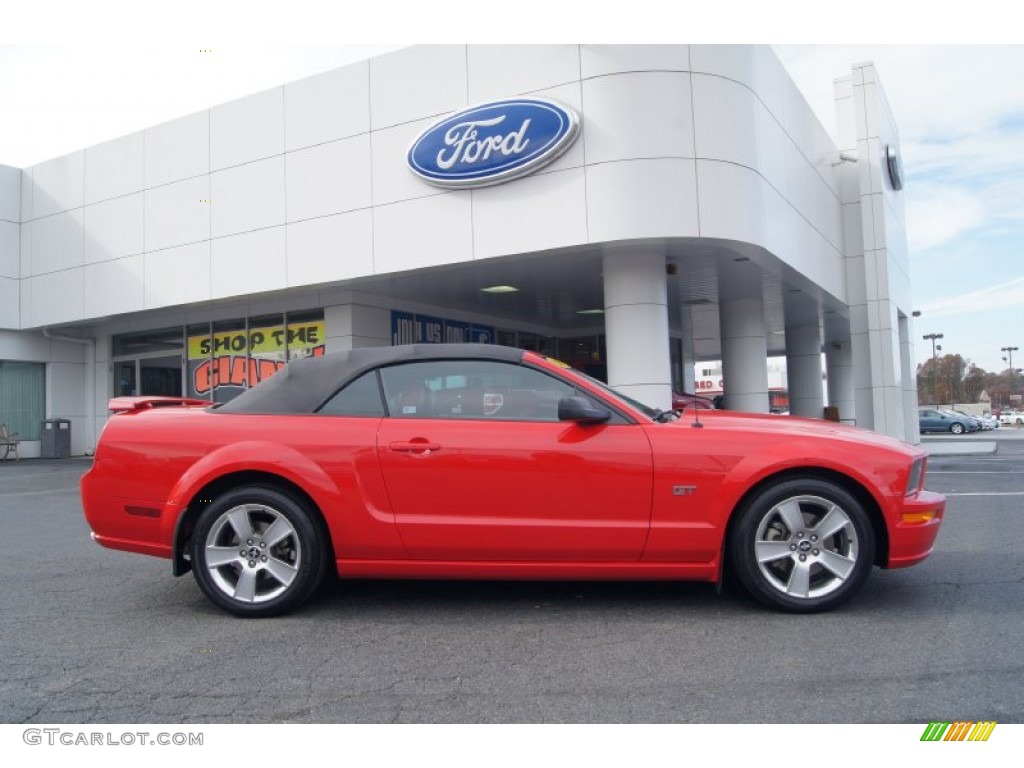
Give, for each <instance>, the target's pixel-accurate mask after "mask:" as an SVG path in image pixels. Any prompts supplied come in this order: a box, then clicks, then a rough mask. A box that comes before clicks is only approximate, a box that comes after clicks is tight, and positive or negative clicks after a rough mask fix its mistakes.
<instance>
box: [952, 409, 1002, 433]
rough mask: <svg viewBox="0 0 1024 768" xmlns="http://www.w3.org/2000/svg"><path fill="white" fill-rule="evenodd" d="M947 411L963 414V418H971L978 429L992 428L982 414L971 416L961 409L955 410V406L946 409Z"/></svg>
mask: <svg viewBox="0 0 1024 768" xmlns="http://www.w3.org/2000/svg"><path fill="white" fill-rule="evenodd" d="M947 413H952V414H954V415H956V416H963V417H965V418H968V419H972V420H973V421H974V422H976V423H977V425H978V429H980V430H986V429H993V427H992V425H991V424H990V423H989V422H988V421H987V420H986V419H985V417H984V416H973V415H971V414H969V413H964V412H963V411H960V410H957V409H955V408H954V409H951V410H949V411H947Z"/></svg>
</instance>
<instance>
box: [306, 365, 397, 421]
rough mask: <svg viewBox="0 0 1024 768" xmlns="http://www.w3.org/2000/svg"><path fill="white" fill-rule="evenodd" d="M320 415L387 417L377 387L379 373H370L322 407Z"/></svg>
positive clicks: (347, 386)
mask: <svg viewBox="0 0 1024 768" xmlns="http://www.w3.org/2000/svg"><path fill="white" fill-rule="evenodd" d="M318 413H321V414H326V415H329V416H377V417H380V416H385V415H386V413H385V411H384V403H383V402H382V401H381V399H380V387H378V386H377V372H376V371H369V372H368V373H364V374H363V375H362V376H360V377H359V378H358V379H356V380H355V381H353V382H350V383H349V384H346V385H345V388H344V389H342V390H341V391H340V392H338V393H337V394H336V395H335V396H334V397H332V398H331V399H330V400H328V401H327V402H326V403H324V405H323V406H321V408H320V410H319V411H318Z"/></svg>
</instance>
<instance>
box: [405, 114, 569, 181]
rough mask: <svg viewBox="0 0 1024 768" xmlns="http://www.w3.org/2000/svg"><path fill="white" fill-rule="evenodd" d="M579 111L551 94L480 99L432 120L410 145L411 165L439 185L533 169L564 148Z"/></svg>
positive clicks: (501, 177)
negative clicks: (483, 100) (471, 105)
mask: <svg viewBox="0 0 1024 768" xmlns="http://www.w3.org/2000/svg"><path fill="white" fill-rule="evenodd" d="M579 126H580V122H579V117H578V116H577V115H576V113H575V112H574V111H573V110H572V109H570V108H569V107H567V106H565V105H563V104H559V103H558V102H555V101H551V100H549V99H539V98H529V99H508V100H505V101H494V102H489V103H487V104H481V105H479V106H476V107H471V108H469V109H464V110H462V111H461V112H457V113H456V114H454V115H452V116H450V117H448V118H446V119H444V120H442V121H441V122H439V123H435V124H434V125H432V126H431V127H430V128H428V129H427V130H426V131H424V132H423V133H422V134H420V136H419V137H418V138H417V139H416V141H415V142H413V145H412V147H410V148H409V153H408V157H407V159H408V163H409V168H410V169H412V172H413V173H415V174H416V175H417V176H419V177H420V178H422V179H424V180H426V181H428V182H430V183H431V184H434V185H436V186H439V187H447V188H449V189H468V188H471V187H484V186H488V185H490V184H500V183H501V182H503V181H509V180H510V179H515V178H519V177H520V176H525V175H526V174H529V173H533V172H534V171H535V170H537V169H538V168H541V167H542V166H544V165H547V164H548V163H550V162H551V161H552V160H554V159H555V158H556V157H558V156H559V155H561V154H562V153H563V152H565V150H567V149H568V148H569V147H570V146H571V145H572V143H573V141H575V140H576V136H577V135H578V134H579Z"/></svg>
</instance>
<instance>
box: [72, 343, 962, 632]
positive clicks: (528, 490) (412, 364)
mask: <svg viewBox="0 0 1024 768" xmlns="http://www.w3.org/2000/svg"><path fill="white" fill-rule="evenodd" d="M110 409H111V410H112V411H114V412H115V415H113V416H112V417H111V418H110V420H109V421H108V422H107V425H106V427H105V428H104V430H103V434H102V436H101V437H100V440H99V444H98V446H97V448H96V457H95V461H94V462H93V466H92V468H91V469H90V470H89V472H87V473H86V474H85V476H84V477H83V478H82V481H81V488H82V502H83V506H84V509H85V517H86V520H87V521H88V523H89V526H90V527H91V528H92V535H93V539H94V540H95V541H96V542H97V543H99V544H101V545H103V546H105V547H109V548H111V549H118V550H126V551H129V552H138V553H141V554H145V555H151V556H156V557H163V558H167V559H168V561H169V563H170V564H171V569H172V571H173V573H174V574H175V575H178V576H180V575H182V574H185V573H187V572H188V571H192V573H193V574H194V576H195V578H196V582H197V584H198V586H199V588H200V589H201V590H202V591H203V593H204V594H205V595H206V596H207V597H208V598H209V599H210V600H211V601H212V602H213V603H214V604H216V605H217V606H219V607H220V608H222V609H224V610H225V611H228V612H230V613H234V614H238V615H240V616H272V615H275V614H280V613H284V612H287V611H289V610H292V609H293V608H295V607H297V606H298V605H299V604H300V603H302V601H304V600H305V599H306V598H308V597H309V596H310V595H311V594H313V592H314V591H315V590H316V588H317V586H318V585H319V584H320V583H321V582H322V581H323V579H324V578H325V577H326V575H327V573H328V572H332V571H333V572H335V573H337V574H338V575H339V576H340V577H342V578H410V579H424V578H434V579H459V578H461V579H474V580H475V579H581V580H586V579H601V580H609V579H631V580H636V579H650V580H653V579H666V580H675V579H678V580H685V579H690V580H696V581H705V582H720V581H721V579H722V572H723V567H724V566H725V564H726V563H727V564H728V566H729V568H730V570H731V572H732V573H734V574H735V577H736V579H737V581H738V582H739V583H740V584H742V585H743V586H744V587H745V588H746V589H747V591H748V592H750V594H752V595H753V596H754V597H755V598H756V599H758V600H760V601H761V602H763V603H765V604H766V605H768V606H771V607H773V608H777V609H780V610H784V611H791V612H796V613H810V612H815V611H823V610H828V609H830V608H835V607H836V606H838V605H840V604H841V603H843V602H845V601H846V600H847V599H849V598H850V597H852V596H853V595H854V594H856V593H857V592H859V591H860V589H861V587H862V586H863V584H864V581H865V579H867V577H868V574H869V573H870V572H871V571H872V569H873V568H874V567H875V566H879V567H881V568H904V567H908V566H912V565H914V564H915V563H919V562H921V561H922V560H924V559H925V558H926V557H928V555H929V554H930V553H931V551H932V547H933V546H934V543H935V537H936V535H937V534H938V531H939V526H940V524H941V522H942V515H943V510H944V508H945V504H946V500H945V498H944V497H943V496H941V495H939V494H937V493H932V492H930V491H927V490H925V487H924V476H925V468H926V463H927V458H928V454H927V452H926V451H924V450H922V449H921V448H920V447H919V446H913V445H908V444H906V443H903V442H900V441H899V440H895V439H893V438H890V437H886V436H884V435H879V434H877V433H875V432H871V431H869V430H866V429H857V428H856V427H849V426H845V425H841V424H834V423H830V422H824V421H820V420H817V419H799V418H789V419H778V418H774V417H772V416H767V415H757V414H748V413H735V412H729V411H718V410H712V411H708V410H704V411H701V417H700V419H699V420H695V419H692V418H688V417H683V418H680V415H679V413H678V412H675V411H662V410H658V409H654V408H649V407H648V406H646V405H643V404H642V403H639V402H637V401H635V400H633V399H632V398H629V397H627V396H625V395H622V394H620V393H618V392H616V391H615V390H613V389H611V388H609V387H607V386H606V385H604V384H602V383H600V382H599V381H597V380H596V379H592V378H589V377H588V376H585V375H584V374H582V373H579V372H577V371H574V370H572V369H570V368H567V367H564V366H562V365H559V364H557V363H556V362H554V361H552V360H551V359H550V358H546V357H543V356H541V355H538V354H536V353H533V352H524V351H523V350H519V349H512V348H509V347H501V346H497V345H489V344H425V345H412V346H394V347H382V348H363V349H354V350H351V351H349V352H340V353H336V354H333V355H327V356H325V357H319V358H317V357H309V358H305V359H302V360H297V361H295V362H293V363H290V364H289V365H288V366H287V367H285V368H284V369H283V370H281V371H280V372H279V373H276V374H275V375H273V376H272V377H270V378H269V379H266V380H264V381H263V382H261V383H260V384H259V385H257V386H255V387H252V388H251V389H248V390H246V391H245V392H244V393H243V394H241V395H239V396H238V397H236V398H235V399H234V400H232V401H231V402H229V403H225V404H222V405H214V406H211V404H210V403H209V402H205V401H200V400H190V399H187V398H176V397H116V398H114V399H113V400H111V401H110ZM110 567H114V568H124V569H125V571H126V573H127V571H128V569H129V568H130V565H129V564H128V563H126V562H124V561H120V560H118V561H114V560H111V566H110ZM922 597H924V596H923V595H922ZM795 631H796V632H797V633H798V632H799V630H798V629H795ZM794 636H796V635H794Z"/></svg>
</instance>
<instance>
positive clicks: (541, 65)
mask: <svg viewBox="0 0 1024 768" xmlns="http://www.w3.org/2000/svg"><path fill="white" fill-rule="evenodd" d="M466 55H467V58H468V60H469V102H470V103H471V104H473V103H476V102H481V101H490V100H492V99H506V98H508V97H510V96H519V95H521V94H524V93H529V92H531V91H539V90H541V89H545V88H551V87H552V86H555V85H562V84H564V83H568V82H570V81H573V80H579V77H580V56H579V46H577V45H470V46H468V47H467V53H466Z"/></svg>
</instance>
